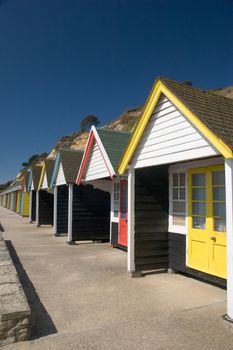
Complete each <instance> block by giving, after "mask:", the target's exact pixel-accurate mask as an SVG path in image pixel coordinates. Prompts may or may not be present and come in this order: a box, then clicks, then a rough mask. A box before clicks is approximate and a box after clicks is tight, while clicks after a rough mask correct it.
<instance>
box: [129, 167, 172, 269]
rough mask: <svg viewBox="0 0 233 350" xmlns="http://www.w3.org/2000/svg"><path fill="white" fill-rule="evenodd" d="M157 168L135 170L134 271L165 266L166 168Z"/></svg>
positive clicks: (166, 236)
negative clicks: (152, 169)
mask: <svg viewBox="0 0 233 350" xmlns="http://www.w3.org/2000/svg"><path fill="white" fill-rule="evenodd" d="M159 171H160V173H159ZM159 171H158V170H156V171H155V170H154V171H151V169H150V170H149V169H143V170H138V171H136V173H135V268H136V271H143V270H145V271H146V270H156V269H162V268H167V267H168V171H167V168H166V167H165V168H164V167H163V169H161V168H160V170H159Z"/></svg>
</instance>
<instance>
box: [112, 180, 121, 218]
mask: <svg viewBox="0 0 233 350" xmlns="http://www.w3.org/2000/svg"><path fill="white" fill-rule="evenodd" d="M116 184H118V215H117V216H115V215H114V194H115V185H116ZM119 210H120V181H119V179H118V178H117V179H114V180H113V182H112V195H111V221H112V222H119Z"/></svg>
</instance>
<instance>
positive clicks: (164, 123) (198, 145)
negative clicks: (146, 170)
mask: <svg viewBox="0 0 233 350" xmlns="http://www.w3.org/2000/svg"><path fill="white" fill-rule="evenodd" d="M217 154H218V152H217V151H216V150H215V149H214V147H212V146H211V145H210V144H209V143H208V142H207V141H206V139H205V138H204V137H203V135H201V134H200V132H199V131H197V130H196V128H195V127H194V126H193V125H192V124H191V123H190V122H189V121H188V120H187V119H186V117H185V116H184V115H183V114H182V113H181V112H180V111H179V110H178V109H177V108H176V107H175V106H174V105H173V104H172V103H171V102H170V101H169V100H168V99H167V98H166V97H165V96H161V97H160V100H159V102H158V104H157V106H156V108H155V111H154V113H153V114H152V116H151V119H150V121H149V123H148V125H147V127H146V129H145V131H144V133H143V135H142V137H141V140H140V142H139V144H138V146H137V149H136V151H135V153H134V156H133V159H132V164H133V166H134V167H135V168H143V167H147V166H153V165H160V164H169V163H175V162H178V161H184V160H188V159H197V158H203V157H208V156H214V155H217Z"/></svg>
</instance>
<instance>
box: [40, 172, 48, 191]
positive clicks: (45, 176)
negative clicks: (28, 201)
mask: <svg viewBox="0 0 233 350" xmlns="http://www.w3.org/2000/svg"><path fill="white" fill-rule="evenodd" d="M41 188H48V181H47V175H46V173H45V174H44V178H43V183H42V186H41Z"/></svg>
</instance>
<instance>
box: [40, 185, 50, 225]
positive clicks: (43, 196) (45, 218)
mask: <svg viewBox="0 0 233 350" xmlns="http://www.w3.org/2000/svg"><path fill="white" fill-rule="evenodd" d="M38 224H39V225H52V224H53V194H51V193H49V192H47V191H45V190H44V191H43V190H41V191H40V195H39V222H38Z"/></svg>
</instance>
